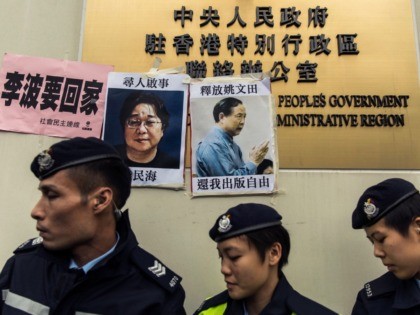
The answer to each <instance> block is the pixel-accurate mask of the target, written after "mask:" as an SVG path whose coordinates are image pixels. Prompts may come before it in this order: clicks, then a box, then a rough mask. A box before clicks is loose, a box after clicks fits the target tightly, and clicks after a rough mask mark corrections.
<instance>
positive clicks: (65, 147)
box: [31, 137, 122, 180]
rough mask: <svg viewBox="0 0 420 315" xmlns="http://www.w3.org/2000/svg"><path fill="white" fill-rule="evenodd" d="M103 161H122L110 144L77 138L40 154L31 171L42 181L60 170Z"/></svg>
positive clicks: (35, 159)
mask: <svg viewBox="0 0 420 315" xmlns="http://www.w3.org/2000/svg"><path fill="white" fill-rule="evenodd" d="M102 159H118V160H121V161H122V159H121V156H120V155H119V154H118V152H117V151H116V150H115V149H114V147H112V146H111V145H110V144H108V143H106V142H104V141H102V140H100V139H97V138H93V137H90V138H80V137H76V138H73V139H70V140H63V141H61V142H58V143H56V144H54V145H52V146H51V147H50V148H49V149H47V150H44V151H43V152H41V153H40V154H38V155H37V156H36V157H35V158H34V160H33V161H32V164H31V171H32V173H34V175H35V176H36V177H38V178H39V179H40V180H42V179H45V178H47V177H49V176H51V175H53V174H54V173H56V172H58V171H60V170H63V169H66V168H69V167H73V166H77V165H81V164H85V163H89V162H93V161H97V160H102Z"/></svg>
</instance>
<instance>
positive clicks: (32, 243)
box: [14, 236, 43, 253]
mask: <svg viewBox="0 0 420 315" xmlns="http://www.w3.org/2000/svg"><path fill="white" fill-rule="evenodd" d="M42 242H43V239H42V237H40V236H39V237H36V238H32V239H29V240H27V241H25V242H23V243H22V244H20V245H19V247H18V248H16V249H15V251H14V253H19V252H24V251H28V250H31V249H34V248H37V247H38V246H39V245H40V244H42Z"/></svg>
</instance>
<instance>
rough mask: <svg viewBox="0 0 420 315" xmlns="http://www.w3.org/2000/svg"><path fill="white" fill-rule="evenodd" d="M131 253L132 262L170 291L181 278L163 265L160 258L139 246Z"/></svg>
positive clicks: (177, 284) (173, 289)
mask: <svg viewBox="0 0 420 315" xmlns="http://www.w3.org/2000/svg"><path fill="white" fill-rule="evenodd" d="M132 255H133V261H134V263H135V264H136V265H137V266H138V267H139V268H140V269H141V270H142V271H143V272H144V273H145V274H146V275H147V277H148V278H149V279H151V280H153V281H154V282H156V283H158V284H159V285H160V286H161V287H163V288H164V289H166V290H168V291H170V292H174V291H175V290H176V289H177V287H178V286H179V283H180V282H181V280H182V278H181V277H180V276H178V275H177V274H176V273H175V272H173V271H172V270H170V269H169V268H168V267H167V266H165V265H164V264H163V263H162V262H161V261H160V260H158V259H157V258H156V257H154V256H153V255H152V254H150V253H149V252H147V251H145V250H144V249H142V248H141V247H138V248H136V249H135V250H134V251H133V254H132Z"/></svg>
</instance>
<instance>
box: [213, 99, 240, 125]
mask: <svg viewBox="0 0 420 315" xmlns="http://www.w3.org/2000/svg"><path fill="white" fill-rule="evenodd" d="M240 104H242V101H241V100H238V99H237V98H234V97H227V98H224V99H222V100H220V101H218V102H217V103H216V105H214V108H213V118H214V121H215V122H219V114H220V113H223V114H224V115H225V116H229V115H230V114H232V108H233V107H236V106H238V105H240Z"/></svg>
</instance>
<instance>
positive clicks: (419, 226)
mask: <svg viewBox="0 0 420 315" xmlns="http://www.w3.org/2000/svg"><path fill="white" fill-rule="evenodd" d="M413 226H414V230H415V231H416V233H417V234H418V235H420V217H416V218H414V219H413Z"/></svg>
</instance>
